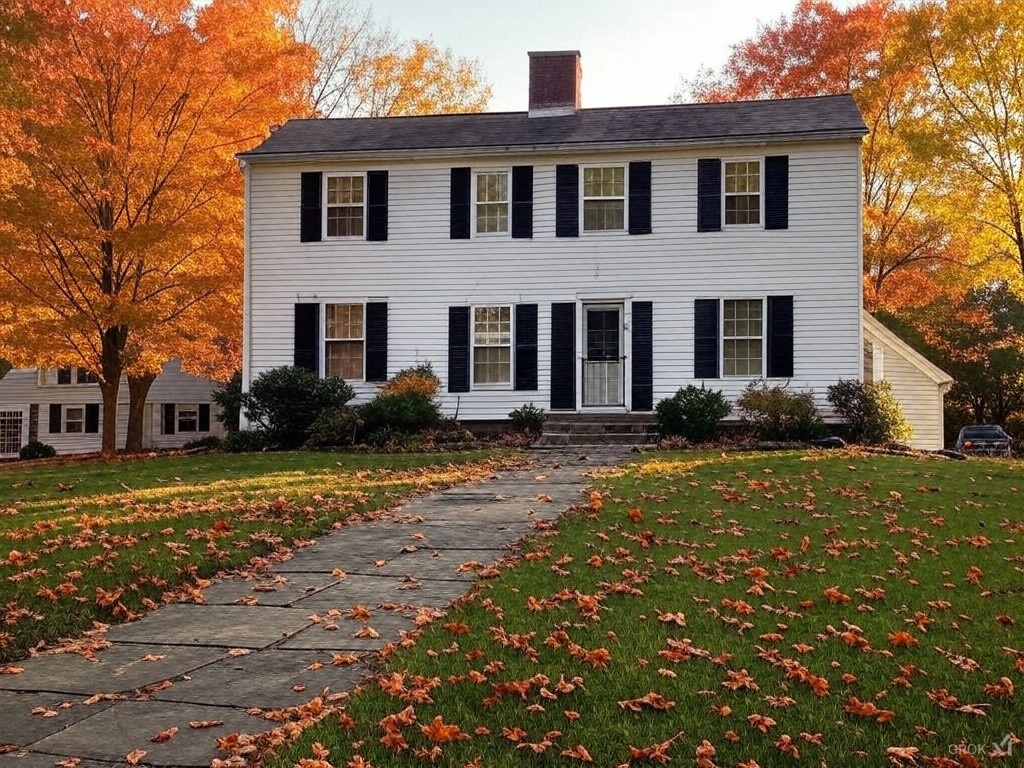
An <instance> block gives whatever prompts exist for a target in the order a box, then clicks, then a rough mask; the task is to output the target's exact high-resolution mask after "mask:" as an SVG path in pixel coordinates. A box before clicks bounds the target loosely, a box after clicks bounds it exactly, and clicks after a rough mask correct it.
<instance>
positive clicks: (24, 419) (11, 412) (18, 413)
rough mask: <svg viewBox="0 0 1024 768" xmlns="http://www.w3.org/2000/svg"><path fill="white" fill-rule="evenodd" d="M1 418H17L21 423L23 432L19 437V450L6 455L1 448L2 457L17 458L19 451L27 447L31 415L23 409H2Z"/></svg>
mask: <svg viewBox="0 0 1024 768" xmlns="http://www.w3.org/2000/svg"><path fill="white" fill-rule="evenodd" d="M0 417H2V418H12V419H13V418H15V417H17V418H18V420H19V421H20V423H21V431H20V433H19V435H18V448H17V450H15V451H13V452H10V453H4V452H3V450H2V446H0V456H17V455H18V451H20V450H21V449H22V448H23V447H24V446H25V443H26V438H27V437H28V420H29V415H28V413H27V412H26V411H25V410H24V409H22V408H0Z"/></svg>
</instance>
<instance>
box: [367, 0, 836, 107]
mask: <svg viewBox="0 0 1024 768" xmlns="http://www.w3.org/2000/svg"><path fill="white" fill-rule="evenodd" d="M796 2H797V0H372V8H373V11H374V14H375V15H376V16H377V18H378V19H380V20H381V21H385V22H387V23H389V24H390V25H391V26H392V27H393V28H394V29H395V30H396V31H397V32H398V34H399V35H400V36H401V37H402V38H406V39H408V38H421V37H431V38H433V40H434V42H435V43H437V44H438V45H439V46H440V47H442V48H447V47H450V48H451V49H452V51H453V52H454V53H456V54H457V55H461V56H469V57H472V58H477V59H479V60H480V63H481V65H482V66H483V69H484V71H485V73H486V75H487V78H488V79H489V80H490V82H491V84H492V88H493V92H492V96H491V102H490V107H489V111H491V112H505V111H518V110H525V109H526V106H527V105H526V98H527V79H528V73H529V60H528V58H527V55H526V53H527V51H543V50H552V51H555V50H579V51H580V53H581V56H582V61H583V87H582V93H583V106H584V107H614V106H630V105H639V104H665V103H667V102H668V101H669V100H670V99H671V96H672V94H673V93H674V92H675V90H676V88H677V86H678V84H679V79H680V76H684V75H685V76H686V77H692V76H693V75H694V74H695V73H696V72H697V70H698V68H699V67H700V66H701V65H708V66H711V67H718V66H719V65H721V64H722V63H724V61H725V60H726V58H727V57H728V55H729V46H730V44H732V43H735V42H739V41H740V40H744V39H746V38H748V37H750V36H751V35H753V34H754V33H755V32H756V31H757V25H758V22H759V21H760V22H772V21H775V20H776V19H778V18H779V17H780V16H782V15H783V14H788V13H790V12H791V11H792V9H793V8H794V7H795V6H796ZM833 4H834V5H836V6H837V7H840V8H848V7H850V6H851V5H855V4H856V0H833Z"/></svg>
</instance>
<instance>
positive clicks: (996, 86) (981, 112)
mask: <svg viewBox="0 0 1024 768" xmlns="http://www.w3.org/2000/svg"><path fill="white" fill-rule="evenodd" d="M909 37H910V41H911V45H912V46H914V48H915V49H916V50H917V51H918V55H920V56H921V58H922V59H923V60H924V62H925V64H926V70H927V73H928V78H929V86H930V87H929V88H928V89H927V96H928V100H927V103H926V105H925V108H926V109H928V110H930V111H931V112H932V113H933V114H934V115H935V117H936V123H937V129H936V131H935V133H934V136H933V138H934V141H935V146H936V149H937V157H936V160H937V161H938V164H939V165H940V166H941V167H942V169H943V171H944V172H945V173H946V174H950V175H952V174H958V175H959V176H961V177H962V178H964V179H969V180H970V182H971V183H972V184H973V185H974V186H976V188H977V189H978V190H979V194H978V199H979V205H978V206H977V207H976V208H975V209H974V210H973V211H970V212H969V214H968V215H971V216H972V217H975V218H976V219H977V220H978V221H979V222H981V223H982V224H983V226H984V228H985V234H986V235H988V236H989V238H990V242H991V247H992V250H993V251H994V252H996V253H997V254H999V255H1000V256H1001V257H1002V258H1003V260H1004V262H1009V264H1011V265H1012V266H1013V268H1014V271H1015V272H1016V273H1017V274H1016V276H1017V279H1018V280H1019V279H1020V278H1021V277H1022V276H1024V3H1022V2H1020V0H944V2H934V1H932V2H924V3H921V4H919V5H918V6H916V7H915V8H914V9H913V11H912V13H911V23H910V35H909Z"/></svg>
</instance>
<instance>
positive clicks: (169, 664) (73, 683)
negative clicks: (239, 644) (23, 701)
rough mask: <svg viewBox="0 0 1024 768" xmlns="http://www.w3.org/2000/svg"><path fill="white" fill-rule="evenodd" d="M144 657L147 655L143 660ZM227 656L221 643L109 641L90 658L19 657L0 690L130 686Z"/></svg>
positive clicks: (86, 692)
mask: <svg viewBox="0 0 1024 768" xmlns="http://www.w3.org/2000/svg"><path fill="white" fill-rule="evenodd" d="M147 657H149V659H150V660H147ZM224 658H227V655H226V653H225V649H223V648H194V647H189V646H180V645H148V644H145V645H143V644H136V643H114V644H113V645H111V647H110V648H107V649H106V650H105V651H102V652H101V653H98V654H96V660H95V661H90V660H89V659H86V658H85V657H84V656H80V655H79V654H77V653H62V654H55V655H45V656H38V657H36V658H34V659H25V660H24V661H19V662H18V666H20V667H22V668H23V669H24V670H25V671H24V672H22V673H21V674H20V675H3V676H0V690H3V689H6V690H9V691H54V692H59V693H64V694H68V695H79V696H86V697H88V696H92V695H93V694H94V693H123V692H128V691H135V690H137V689H139V688H142V687H144V686H147V685H152V684H153V683H159V682H161V681H163V680H168V679H170V678H173V677H177V676H179V675H183V674H186V673H188V672H192V671H194V670H196V669H199V668H201V667H203V666H205V665H206V664H210V663H212V662H214V661H217V660H218V659H224Z"/></svg>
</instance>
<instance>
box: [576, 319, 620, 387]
mask: <svg viewBox="0 0 1024 768" xmlns="http://www.w3.org/2000/svg"><path fill="white" fill-rule="evenodd" d="M622 316H623V307H622V304H584V305H583V348H584V355H583V405H584V406H621V405H623V404H624V400H623V390H624V386H623V373H624V370H623V361H624V360H625V356H624V354H623V333H622V331H623V324H622Z"/></svg>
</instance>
